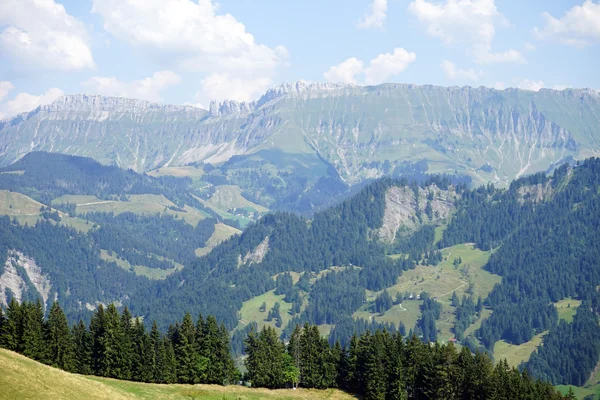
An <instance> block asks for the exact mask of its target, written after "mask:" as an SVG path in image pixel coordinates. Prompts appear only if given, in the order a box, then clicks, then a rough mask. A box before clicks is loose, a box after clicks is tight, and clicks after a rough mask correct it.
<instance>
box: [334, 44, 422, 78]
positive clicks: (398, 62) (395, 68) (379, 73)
mask: <svg viewBox="0 0 600 400" xmlns="http://www.w3.org/2000/svg"><path fill="white" fill-rule="evenodd" d="M416 59H417V55H416V54H415V53H412V52H408V51H406V50H405V49H403V48H401V47H397V48H395V49H394V52H393V53H382V54H379V55H378V56H377V57H375V58H374V59H372V60H371V61H370V62H369V66H368V67H366V68H365V67H364V63H363V62H362V61H361V60H359V59H357V58H354V57H352V58H349V59H347V60H346V61H344V62H342V63H340V64H338V65H334V66H332V67H331V68H329V70H327V71H326V72H325V73H324V74H323V76H324V77H325V79H327V80H328V81H329V82H344V83H353V84H356V83H358V79H357V76H358V75H364V83H365V84H367V85H377V84H380V83H383V82H385V81H387V80H388V78H389V77H390V76H392V75H396V74H399V73H401V72H403V71H404V70H405V69H406V68H408V66H409V65H410V64H411V63H412V62H414V61H415V60H416Z"/></svg>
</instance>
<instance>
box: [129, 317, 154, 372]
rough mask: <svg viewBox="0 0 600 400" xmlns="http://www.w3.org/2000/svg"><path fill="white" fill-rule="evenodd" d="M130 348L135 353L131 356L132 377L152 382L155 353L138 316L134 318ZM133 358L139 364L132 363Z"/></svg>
mask: <svg viewBox="0 0 600 400" xmlns="http://www.w3.org/2000/svg"><path fill="white" fill-rule="evenodd" d="M132 333H133V336H132V339H131V341H132V348H133V353H135V354H136V356H135V357H133V358H132V372H131V374H132V378H133V379H134V380H139V381H141V382H152V381H153V376H154V371H155V369H156V354H155V352H154V346H153V345H152V344H151V340H150V337H149V335H148V333H146V328H145V326H144V324H143V322H141V321H140V319H139V318H136V319H135V322H134V324H133V328H132ZM133 360H136V361H137V360H139V361H138V362H139V364H137V365H135V367H134V364H133Z"/></svg>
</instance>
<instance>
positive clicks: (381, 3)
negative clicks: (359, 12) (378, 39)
mask: <svg viewBox="0 0 600 400" xmlns="http://www.w3.org/2000/svg"><path fill="white" fill-rule="evenodd" d="M387 9H388V1H387V0H373V2H372V3H371V5H370V6H369V11H368V12H366V13H365V15H364V16H363V18H362V19H361V20H360V22H359V23H358V27H359V28H361V29H370V28H382V27H383V24H384V23H385V19H386V17H387Z"/></svg>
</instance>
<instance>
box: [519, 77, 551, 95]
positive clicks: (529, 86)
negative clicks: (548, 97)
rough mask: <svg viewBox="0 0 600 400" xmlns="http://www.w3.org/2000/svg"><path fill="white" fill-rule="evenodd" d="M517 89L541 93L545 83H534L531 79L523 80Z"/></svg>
mask: <svg viewBox="0 0 600 400" xmlns="http://www.w3.org/2000/svg"><path fill="white" fill-rule="evenodd" d="M517 87H518V88H519V89H523V90H532V91H534V92H537V91H539V90H540V89H543V88H544V87H545V86H544V82H542V81H534V80H531V79H523V80H522V81H521V82H520V83H519V84H518V85H517Z"/></svg>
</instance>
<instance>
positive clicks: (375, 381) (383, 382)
mask: <svg viewBox="0 0 600 400" xmlns="http://www.w3.org/2000/svg"><path fill="white" fill-rule="evenodd" d="M386 364H387V362H386V356H385V345H384V338H383V334H382V333H381V331H377V332H375V335H374V336H372V337H371V340H370V341H369V343H368V344H367V347H366V357H365V366H364V379H365V387H364V389H365V400H384V399H385V395H386V389H387V380H388V377H387V371H386V368H385V367H386Z"/></svg>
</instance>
